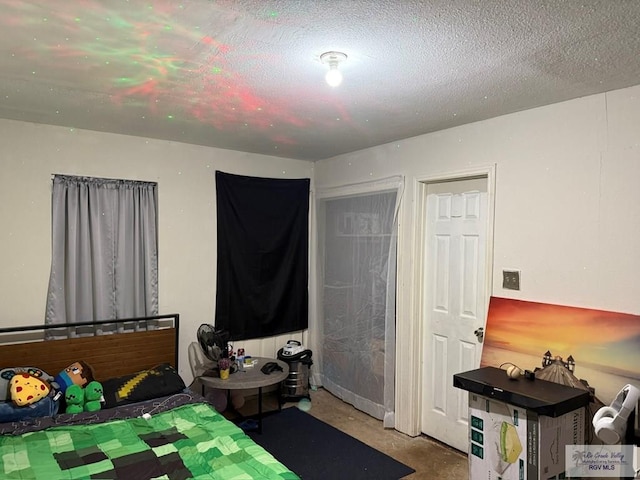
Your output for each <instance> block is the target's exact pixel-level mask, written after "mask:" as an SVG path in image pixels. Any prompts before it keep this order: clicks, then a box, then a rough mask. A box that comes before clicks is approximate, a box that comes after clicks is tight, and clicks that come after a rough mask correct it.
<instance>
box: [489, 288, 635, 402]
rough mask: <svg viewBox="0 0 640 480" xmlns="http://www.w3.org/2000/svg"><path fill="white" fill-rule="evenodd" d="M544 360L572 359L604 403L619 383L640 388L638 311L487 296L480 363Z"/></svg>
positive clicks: (527, 365) (524, 364)
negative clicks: (485, 321)
mask: <svg viewBox="0 0 640 480" xmlns="http://www.w3.org/2000/svg"><path fill="white" fill-rule="evenodd" d="M545 355H546V359H545ZM549 359H556V360H558V362H560V363H561V364H565V365H566V364H571V367H572V374H573V375H575V377H577V378H578V379H580V380H585V381H586V382H587V383H588V385H589V386H590V387H592V388H594V389H595V396H596V397H597V398H598V399H599V400H600V401H602V402H603V403H605V404H608V403H610V402H611V401H612V400H613V398H614V397H615V396H616V394H617V393H618V391H619V390H620V389H621V388H622V387H623V386H624V385H626V384H629V383H630V384H633V385H636V386H639V387H640V316H638V315H631V314H625V313H616V312H609V311H603V310H593V309H587V308H578V307H569V306H561V305H551V304H545V303H536V302H527V301H522V300H513V299H507V298H499V297H492V298H491V301H490V304H489V311H488V315H487V325H486V335H485V339H484V346H483V351H482V360H481V366H482V367H485V366H492V367H500V366H501V365H503V364H505V363H513V364H515V365H517V366H518V367H520V368H521V369H522V370H525V369H526V370H531V371H533V370H535V369H536V368H539V369H540V368H542V367H543V366H545V364H548V363H549ZM545 360H546V363H545ZM503 368H504V367H503Z"/></svg>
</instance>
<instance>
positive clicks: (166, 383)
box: [101, 363, 186, 408]
mask: <svg viewBox="0 0 640 480" xmlns="http://www.w3.org/2000/svg"><path fill="white" fill-rule="evenodd" d="M101 383H102V389H103V394H104V400H105V403H104V408H113V407H117V406H119V405H126V404H129V403H135V402H143V401H145V400H151V399H153V398H158V397H164V396H166V395H172V394H174V393H179V392H181V391H183V390H184V389H185V388H186V386H185V384H184V381H183V380H182V378H181V377H180V375H178V372H176V370H175V369H174V368H173V367H172V366H171V365H169V364H168V363H163V364H161V365H157V366H155V367H153V368H151V369H149V370H142V371H141V372H137V373H134V374H131V375H124V376H122V377H116V378H110V379H109V380H105V381H104V382H101Z"/></svg>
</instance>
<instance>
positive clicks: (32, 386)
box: [9, 373, 51, 407]
mask: <svg viewBox="0 0 640 480" xmlns="http://www.w3.org/2000/svg"><path fill="white" fill-rule="evenodd" d="M9 385H10V389H11V400H13V403H15V404H16V405H18V406H19V407H24V406H25V405H31V404H32V403H36V402H37V401H38V400H41V399H43V398H44V397H46V396H47V395H49V391H50V390H51V387H50V386H49V384H48V383H46V382H45V381H43V380H41V379H40V378H38V377H36V376H34V375H29V374H28V373H19V374H18V375H14V376H13V378H12V379H11V382H10V383H9Z"/></svg>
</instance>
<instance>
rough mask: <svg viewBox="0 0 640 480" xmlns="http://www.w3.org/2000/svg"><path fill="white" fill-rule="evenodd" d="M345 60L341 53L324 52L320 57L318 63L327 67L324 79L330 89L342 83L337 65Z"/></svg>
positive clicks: (345, 57)
mask: <svg viewBox="0 0 640 480" xmlns="http://www.w3.org/2000/svg"><path fill="white" fill-rule="evenodd" d="M346 59H347V56H346V55H345V54H344V53H342V52H326V53H323V54H322V55H320V61H321V62H322V63H324V64H325V65H329V71H328V72H327V74H326V75H325V77H324V78H325V80H326V81H327V83H328V84H329V85H331V86H332V87H337V86H338V85H340V84H341V83H342V73H341V72H340V70H338V65H339V64H340V63H342V62H344V61H345V60H346Z"/></svg>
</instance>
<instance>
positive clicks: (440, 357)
mask: <svg viewBox="0 0 640 480" xmlns="http://www.w3.org/2000/svg"><path fill="white" fill-rule="evenodd" d="M487 202H488V198H487V187H486V180H485V179H479V180H461V181H456V182H446V183H438V184H433V185H429V186H428V188H427V208H426V215H427V219H426V222H425V225H426V232H425V233H426V234H425V236H424V238H425V245H424V248H425V251H424V255H423V258H424V269H423V275H424V279H423V280H424V281H423V285H424V286H425V288H424V292H423V295H424V298H423V305H424V309H423V312H424V314H423V322H424V323H423V325H424V332H425V335H424V338H423V352H424V354H423V368H422V371H423V385H422V387H423V390H422V392H423V404H422V431H423V433H425V434H426V435H429V436H431V437H433V438H436V439H438V440H440V441H442V442H444V443H446V444H448V445H451V446H452V447H454V448H456V449H458V450H461V451H464V452H466V451H467V449H468V443H469V442H468V434H469V433H468V403H467V402H468V395H467V392H466V391H464V390H460V389H458V388H454V387H453V375H454V374H456V373H460V372H464V371H467V370H473V369H475V368H478V366H479V365H480V357H481V353H482V350H481V346H482V344H481V343H480V342H479V340H478V338H477V337H476V335H475V334H474V332H475V331H476V330H477V329H478V328H479V327H484V325H485V320H486V319H485V317H486V298H487V295H486V287H485V284H486V280H485V278H486V272H485V265H486V257H487V252H486V246H487V241H486V236H487V235H486V229H487Z"/></svg>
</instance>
